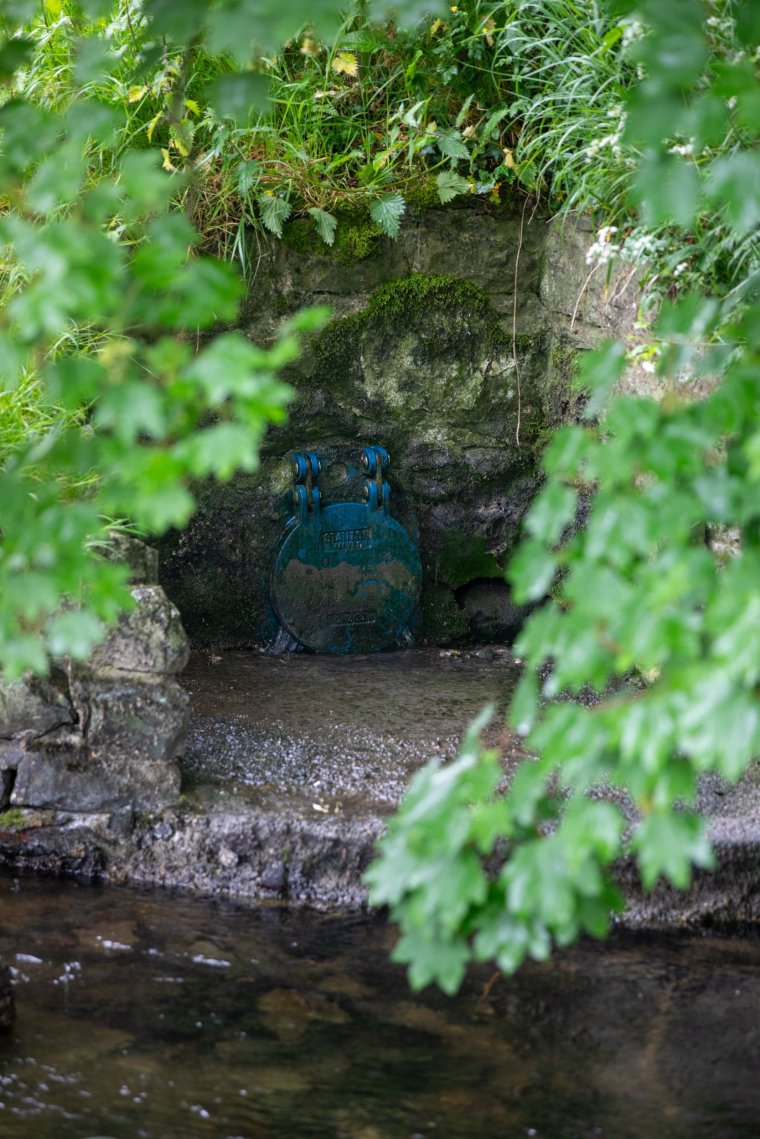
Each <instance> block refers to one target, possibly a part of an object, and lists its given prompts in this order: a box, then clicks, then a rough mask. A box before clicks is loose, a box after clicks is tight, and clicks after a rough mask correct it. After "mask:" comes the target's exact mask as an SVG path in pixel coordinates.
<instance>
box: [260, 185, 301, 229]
mask: <svg viewBox="0 0 760 1139" xmlns="http://www.w3.org/2000/svg"><path fill="white" fill-rule="evenodd" d="M256 201H257V202H258V206H259V215H260V217H261V222H262V225H264V226H265V227H266V228H267V229H268V230H269V232H270V233H273V234H274V235H275V237H282V230H283V226H284V225H285V222H286V221H287V220H288V218H289V217H290V215H291V214H292V212H293V207H292V206H291V204H290V202H288V201H286V200H285V198H278V197H275V196H274V195H273V194H262V195H261V197H259V198H257V199H256Z"/></svg>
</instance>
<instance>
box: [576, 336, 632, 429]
mask: <svg viewBox="0 0 760 1139" xmlns="http://www.w3.org/2000/svg"><path fill="white" fill-rule="evenodd" d="M625 366H626V356H625V348H624V347H623V345H622V344H621V343H620V342H619V341H617V340H609V341H607V343H605V344H602V345H601V347H599V348H596V349H594V351H593V352H589V353H587V354H585V355H584V357H583V359H582V360H581V365H580V368H579V370H578V381H577V385H578V387H580V388H588V389H589V390H590V391H591V398H590V399H589V400H588V402H587V404H586V406H585V407H584V409H583V418H584V419H595V418H596V417H597V416H598V415H599V414H600V412H602V411H604V409H605V408H606V406H607V404H608V402H609V399H610V397H611V395H612V393H613V391H614V389H615V387H616V385H617V383H618V381H619V380H620V378H621V377H622V375H623V372H624V371H625Z"/></svg>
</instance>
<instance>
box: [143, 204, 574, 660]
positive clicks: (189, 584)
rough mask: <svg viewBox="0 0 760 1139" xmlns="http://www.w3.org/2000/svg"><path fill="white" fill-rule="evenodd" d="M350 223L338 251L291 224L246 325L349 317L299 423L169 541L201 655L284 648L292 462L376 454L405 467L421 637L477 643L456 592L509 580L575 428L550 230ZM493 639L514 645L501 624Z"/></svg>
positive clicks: (332, 461)
mask: <svg viewBox="0 0 760 1139" xmlns="http://www.w3.org/2000/svg"><path fill="white" fill-rule="evenodd" d="M342 221H343V222H345V224H342V225H339V228H338V234H337V235H336V245H335V246H334V247H332V248H329V247H327V246H326V245H325V244H324V243H323V242H322V241H321V240H320V239H319V237H318V235H316V232H315V231H314V228H313V224H312V222H311V221H310V220H309V221H304V220H299V221H296V222H294V223H292V224H291V225H290V226H288V227H287V229H286V236H285V241H284V243H283V242H281V243H279V244H278V245H277V246H274V245H273V246H272V247H271V253H267V254H266V256H267V257H268V260H267V261H263V262H262V266H261V267H260V270H259V273H258V275H257V279H256V284H255V285H254V287H253V289H252V292H251V296H250V298H249V302H248V304H247V307H246V309H245V322H246V327H247V328H248V330H249V333H250V335H251V336H252V337H253V338H254V339H262V338H264V339H265V338H266V335H267V334H268V330H269V329H271V328H273V327H274V325H275V324H276V322H277V316H276V315H275V314H280V313H281V312H285V311H288V312H289V311H293V310H294V309H295V308H297V307H299V306H300V305H302V304H304V303H312V302H325V301H327V302H329V303H331V304H332V305H333V307H334V309H335V311H336V315H335V317H334V319H333V320H332V321H331V322H330V323H329V324H328V325H327V326H326V327H325V328H324V329H323V330H322V331H321V332H320V333H318V334H317V335H316V336H315V337H314V338H313V339H312V341H311V343H310V344H309V345H308V346H307V348H306V351H305V352H304V355H303V357H302V359H301V360H300V361H299V363H298V364H297V365H296V366H295V367H293V368H292V369H291V371H290V374H289V376H288V379H289V381H290V382H291V384H292V385H293V387H294V388H295V390H296V399H295V401H294V404H293V405H292V407H291V412H290V419H289V422H288V423H287V424H286V425H284V426H282V427H278V428H277V429H276V430H273V431H272V432H271V433H270V434H269V436H268V437H267V439H266V442H265V445H264V448H263V454H262V462H261V467H260V469H259V471H258V472H256V474H254V475H246V476H241V477H240V478H237V479H235V480H233V481H232V482H231V483H230V484H228V485H226V486H224V487H215V486H214V487H211V486H209V487H203V488H201V489H200V508H199V511H198V513H197V515H196V517H195V519H194V520H193V522H192V523H191V525H190V527H189V528H188V530H187V531H186V532H185V533H183V534H182V535H174V536H173V537H170V538H168V539H166V540H165V541H164V543H163V549H162V564H163V569H162V581H163V583H164V584H165V586H166V588H167V592H168V593H169V596H170V597H171V598H172V599H173V600H174V601H175V603H176V604H177V605H178V606H179V609H180V611H181V613H182V618H183V622H184V624H185V627H186V628H187V630H188V632H189V634H190V636H191V638H192V639H193V640H195V642H196V643H200V644H210V645H219V646H224V645H230V646H232V645H238V646H240V645H255V644H262V643H265V642H267V641H270V640H272V639H273V638H274V635H275V633H276V631H277V623H276V620H275V617H274V613H273V610H272V607H271V604H270V602H269V598H268V579H269V574H270V571H271V566H272V562H273V558H274V554H275V550H276V548H277V543H278V540H279V537H280V535H281V533H282V531H283V528H284V525H285V520H286V516H287V506H286V503H287V501H288V498H287V491H288V484H289V474H288V466H289V465H288V454H289V451H290V450H291V449H293V450H299V451H300V450H315V451H317V452H318V453H319V455H320V457H321V458H322V460H323V467H324V468H325V472H328V471H330V470H332V469H334V468H335V469H337V468H338V467H341V465H342V464H346V463H347V464H348V466H349V467H350V466H351V464H352V463H353V464H354V465H355V464H356V462H357V460H358V456H359V453H360V450H361V448H362V447H363V446H365V445H367V444H372V443H380V444H382V445H384V446H385V447H387V448H388V449H389V451H390V452H391V457H392V464H391V469H390V484H391V489H392V513H393V514H394V515H395V516H396V517H397V518H399V520H400V521H401V522H402V523H403V524H404V525H405V526H406V527H407V528H408V529H409V531H410V532H411V533H412V535H413V536H414V537H415V538H416V539H418V541H419V545H420V553H421V557H422V563H423V572H424V591H425V592H424V597H425V600H424V604H423V616H422V633H423V635H424V636H426V637H427V638H428V639H430V640H436V639H441V640H447V639H451V638H452V637H454V638H456V637H462V636H467V635H468V631H469V634H471V635H474V633H475V627H474V625H473V624H472V623H470V624H469V625H468V617H467V614H466V613H465V612H464V611H463V610H462V609H461V607H460V606H459V604H458V602H457V599H456V597H455V595H454V594H455V591H457V590H460V589H461V588H463V587H465V586H467V585H468V583H471V582H474V581H487V580H491V579H493V580H496V579H498V578H500V577H501V576H502V575H503V571H504V567H505V566H506V564H507V563H508V559H509V554H510V551H511V549H512V548H513V546H514V544H515V541H516V538H517V534H518V531H519V527H520V523H521V519H522V517H523V515H524V513H525V510H526V509H527V506H528V504H529V503H530V501H531V499H532V497H533V495H534V494H535V492H536V490H537V488H538V486H539V485H540V469H539V459H540V453H541V450H542V448H543V446H544V445H545V442H546V440H547V438H548V437H549V435H550V433H551V430H552V429H553V427H554V426H556V425H557V424H558V423H560V422H562V421H563V420H565V419H566V418H568V417H569V416H571V415H572V414H573V413H574V409H575V402H574V401H575V399H576V397H575V396H573V394H572V393H571V389H570V378H571V373H572V369H573V361H574V358H575V355H576V350H575V347H574V345H573V341H572V336H571V335H570V334H569V332H568V331H567V330H563V329H561V328H558V325H557V320H556V319H555V318H554V316H553V315H552V314H551V313H548V312H546V311H541V310H540V297H541V295H542V279H543V274H544V260H543V249H544V245H545V242H546V235H547V227H546V223H545V221H543V220H541V221H540V223H537V224H535V225H533V226H527V225H525V226H523V224H522V222H521V217H520V215H519V213H518V212H517V211H516V210H515V209H514V208H512V209H511V210H510V209H509V208H507V207H502V206H494V207H485V208H484V207H483V206H482V204H481V206H480V207H479V208H478V209H477V210H475V209H473V208H471V207H470V206H469V205H467V206H458V207H457V208H456V209H448V210H444V209H435V210H423V211H421V212H420V213H419V214H413V215H411V216H410V218H409V219H408V220H407V222H406V223H405V224H404V226H403V227H402V231H401V235H400V237H399V240H398V241H397V242H390V241H388V239H387V238H384V237H382V238H381V237H380V236H379V235H377V234H373V233H371V232H370V230H368V229H367V222H366V219H364V220H362V219H358V218H350V219H342ZM341 232H342V233H343V238H341V237H340V234H341ZM349 234H352V235H353V236H352V237H351V241H355V242H356V244H355V247H354V250H353V253H352V255H351V258H349V262H350V263H345V258H344V261H341V258H343V257H344V253H345V250H343V252H341V248H340V247H339V242H340V241H341V240H343V241H348V240H349V237H348V235H349ZM518 251H519V257H518ZM550 292H551V290H550ZM552 295H553V294H552ZM564 303H565V301H563V304H564ZM562 319H563V320H564V316H563V317H562ZM355 481H356V480H355ZM359 481H360V480H359ZM321 487H322V492H323V495H324V501H325V502H329V501H335V500H337V499H339V498H340V497H355V496H356V492H357V486H356V485H354V483H352V482H351V480H350V479H349V480H348V481H347V482H345V483H341V480H340V479H338V480H333V482H330V476H329V474H328V473H323V476H322V477H321ZM444 609H445V613H444ZM497 609H498V607H497ZM494 611H495V612H496V610H494ZM473 620H474V618H473ZM489 620H490V619H489ZM486 624H488V627H489V628H491V627H493V629H494V634H493V635H494V636H498V635H499V634H498V628H497V626H498V620H496V619H495V618H494V620H493V621H491V622H490V624H489V623H488V622H486V623H485V624H484V622H482V621H481V622H480V626H479V627H480V629H481V630H482V628H484V627H485V625H486ZM511 628H512V626H511V625H510V628H509V629H508V628H507V626H506V625H505V626H504V630H503V635H504V636H505V637H506V636H508V635H511V633H510V630H511Z"/></svg>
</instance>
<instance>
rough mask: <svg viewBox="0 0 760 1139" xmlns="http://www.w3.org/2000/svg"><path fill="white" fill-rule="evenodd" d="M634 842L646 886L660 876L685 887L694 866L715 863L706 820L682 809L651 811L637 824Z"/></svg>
mask: <svg viewBox="0 0 760 1139" xmlns="http://www.w3.org/2000/svg"><path fill="white" fill-rule="evenodd" d="M631 845H632V846H633V849H634V850H635V851H636V853H637V857H638V863H639V867H640V869H641V878H642V881H643V883H644V887H645V889H647V890H651V889H652V887H653V886H654V885H655V883H656V882H657V880H658V878H660V877H664V878H667V879H668V881H669V882H672V883H673V885H674V886H676V887H677V888H678V889H680V890H685V889H686V887H687V886H688V885H689V882H690V881H691V870H692V866H699V867H702V868H704V869H712V868H713V866H714V865H715V859H714V857H713V852H712V846H711V845H710V841H709V839H708V838H707V835H706V833H705V830H704V824H703V823H702V821H701V820H700V819H697V818H695V817H694V816H693V815H687V814H685V813H681V812H672V811H668V812H663V811H656V812H654V813H652V814H651V815H648V816H647V817H646V818H645V819H643V820H642V822H641V823H639V825H638V827H637V828H636V832H635V834H634V837H633V841H632V844H631Z"/></svg>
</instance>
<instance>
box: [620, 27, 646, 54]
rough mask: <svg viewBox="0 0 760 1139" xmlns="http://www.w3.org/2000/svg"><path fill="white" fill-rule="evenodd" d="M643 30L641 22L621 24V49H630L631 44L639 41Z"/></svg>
mask: <svg viewBox="0 0 760 1139" xmlns="http://www.w3.org/2000/svg"><path fill="white" fill-rule="evenodd" d="M645 30H646V29H645V28H644V25H643V24H642V22H641V20H625V21H624V22H623V47H624V48H627V47H630V45H631V44H633V43H636V41H637V40H640V39H641V37H642V36H643V35H644V32H645Z"/></svg>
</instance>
